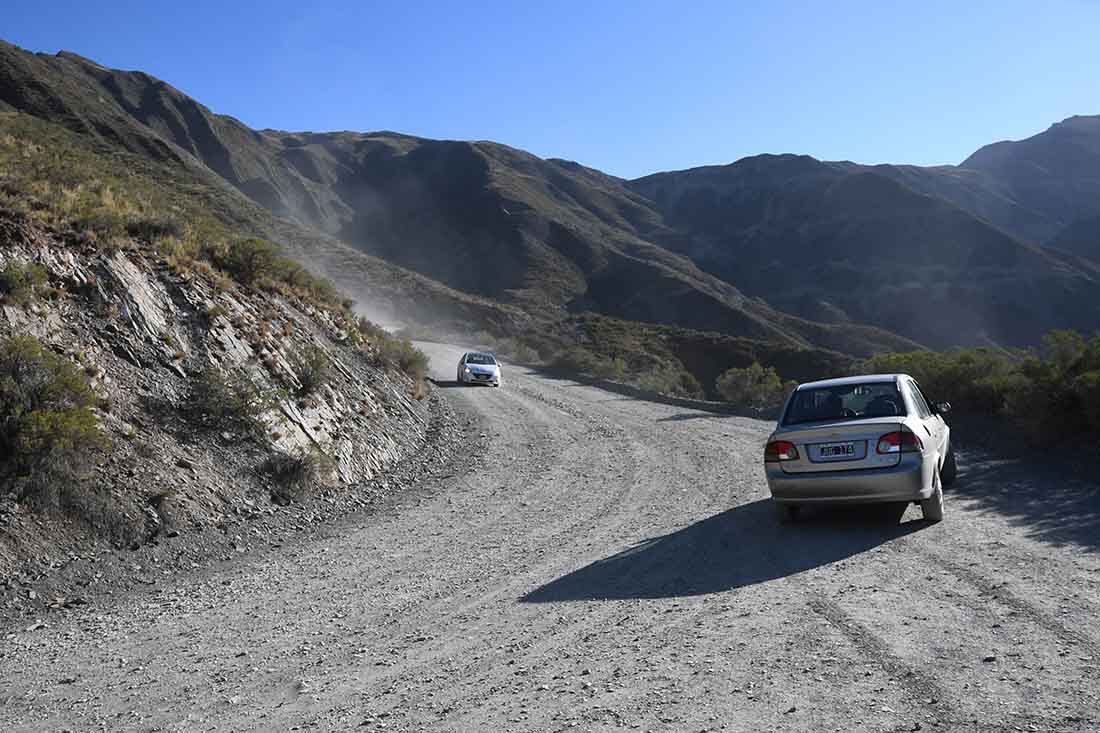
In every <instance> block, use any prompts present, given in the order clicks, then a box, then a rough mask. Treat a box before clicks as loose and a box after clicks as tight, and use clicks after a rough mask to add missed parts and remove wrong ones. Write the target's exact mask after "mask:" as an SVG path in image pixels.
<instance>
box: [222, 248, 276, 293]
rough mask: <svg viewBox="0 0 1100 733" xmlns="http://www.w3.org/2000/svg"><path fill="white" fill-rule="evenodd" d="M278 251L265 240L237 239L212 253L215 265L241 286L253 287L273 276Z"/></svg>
mask: <svg viewBox="0 0 1100 733" xmlns="http://www.w3.org/2000/svg"><path fill="white" fill-rule="evenodd" d="M278 258H279V251H278V249H276V247H275V245H274V244H272V243H271V242H268V241H267V240H265V239H256V238H254V237H250V238H248V239H237V240H234V241H232V242H229V243H228V244H226V245H224V246H223V247H220V248H217V249H215V250H214V251H213V252H212V259H213V262H214V264H215V265H217V266H218V267H220V268H221V269H223V270H225V271H226V272H228V273H229V275H230V276H231V277H232V278H233V279H234V280H236V281H237V282H239V283H241V284H242V285H255V284H256V282H257V281H258V280H259V279H260V278H261V277H264V276H270V275H272V274H273V272H274V270H275V266H276V262H277V261H278Z"/></svg>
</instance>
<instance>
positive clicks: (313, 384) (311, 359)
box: [290, 344, 332, 395]
mask: <svg viewBox="0 0 1100 733" xmlns="http://www.w3.org/2000/svg"><path fill="white" fill-rule="evenodd" d="M290 363H291V366H292V367H293V369H294V374H295V376H297V377H298V384H299V385H300V389H299V394H302V395H308V394H313V393H314V392H316V391H317V390H319V389H320V388H321V387H323V386H325V385H326V384H328V381H329V379H331V378H332V360H331V359H329V358H328V354H326V353H325V350H324V349H322V348H321V347H319V346H316V345H313V344H311V345H309V346H307V347H306V348H304V349H302V350H301V351H297V352H294V353H292V354H291V357H290Z"/></svg>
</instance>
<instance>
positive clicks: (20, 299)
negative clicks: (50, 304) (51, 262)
mask: <svg viewBox="0 0 1100 733" xmlns="http://www.w3.org/2000/svg"><path fill="white" fill-rule="evenodd" d="M45 284H46V269H45V268H44V267H42V266H41V265H36V264H34V263H29V264H25V265H24V264H21V263H19V262H16V261H15V260H8V262H7V263H6V264H5V265H4V269H3V270H0V296H2V297H3V298H4V299H5V300H7V301H9V302H11V303H15V304H16V305H26V304H27V303H29V302H30V301H31V300H33V299H34V296H35V294H36V293H37V291H38V290H39V289H41V288H42V286H43V285H45Z"/></svg>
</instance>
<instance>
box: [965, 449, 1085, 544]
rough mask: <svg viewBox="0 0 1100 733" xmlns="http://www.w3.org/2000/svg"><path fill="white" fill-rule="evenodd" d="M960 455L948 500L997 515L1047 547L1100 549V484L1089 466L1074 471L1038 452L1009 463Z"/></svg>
mask: <svg viewBox="0 0 1100 733" xmlns="http://www.w3.org/2000/svg"><path fill="white" fill-rule="evenodd" d="M958 456H959V478H958V480H957V481H956V482H955V484H954V486H953V487H952V488H951V491H950V492H949V493H948V495H947V498H948V501H951V500H952V499H956V498H957V499H959V500H962V501H966V502H968V503H969V506H970V507H971V508H976V509H990V510H992V511H995V512H997V513H998V514H1000V515H1002V516H1003V517H1005V518H1007V519H1008V521H1009V522H1011V523H1013V524H1016V525H1019V526H1021V527H1024V528H1025V530H1026V532H1027V534H1028V535H1029V536H1030V537H1032V538H1033V539H1036V540H1040V541H1042V542H1047V543H1049V544H1054V545H1058V546H1062V545H1067V544H1074V545H1079V546H1081V547H1084V548H1087V549H1090V550H1096V549H1100V482H1098V480H1097V478H1096V475H1095V473H1092V472H1091V471H1090V468H1089V467H1088V466H1077V467H1074V468H1071V467H1069V466H1067V465H1065V464H1064V463H1059V462H1057V461H1053V460H1050V459H1048V458H1045V457H1043V456H1041V455H1038V454H1035V453H1031V454H1030V455H1027V456H1026V457H1023V458H1013V459H1006V458H1002V457H997V456H996V455H994V454H993V453H992V452H990V451H988V450H984V449H973V450H963V449H961V448H960V449H959V451H958ZM1091 469H1092V471H1095V470H1096V467H1095V466H1092V467H1091Z"/></svg>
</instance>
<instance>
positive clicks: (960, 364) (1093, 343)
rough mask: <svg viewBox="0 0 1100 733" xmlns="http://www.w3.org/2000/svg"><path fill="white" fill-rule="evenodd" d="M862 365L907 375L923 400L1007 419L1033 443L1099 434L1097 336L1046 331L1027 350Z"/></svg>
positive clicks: (882, 358) (892, 357)
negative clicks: (1036, 344) (918, 385)
mask: <svg viewBox="0 0 1100 733" xmlns="http://www.w3.org/2000/svg"><path fill="white" fill-rule="evenodd" d="M861 368H862V370H863V371H878V372H905V373H908V374H911V375H912V376H913V377H914V378H916V379H917V381H918V382H920V383H921V388H922V389H923V390H924V391H925V393H926V394H927V395H928V396H929V398H931V399H933V400H943V401H948V402H951V405H952V408H953V409H955V410H956V411H957V412H960V413H971V414H980V415H990V416H1003V417H1007V418H1009V419H1011V420H1012V421H1013V422H1014V423H1015V424H1016V425H1017V426H1018V427H1019V428H1021V429H1022V430H1023V432H1024V433H1025V434H1026V435H1028V436H1029V437H1030V438H1031V439H1032V440H1034V441H1036V442H1040V443H1049V442H1054V441H1056V440H1058V439H1060V438H1061V437H1063V436H1065V435H1068V434H1072V433H1075V432H1093V433H1100V407H1098V405H1100V336H1094V337H1092V338H1091V339H1086V338H1085V337H1084V336H1083V335H1082V334H1079V333H1076V332H1074V331H1052V332H1050V333H1048V334H1047V335H1046V336H1044V337H1043V341H1042V345H1041V346H1040V348H1039V349H1037V350H1036V351H1034V352H1032V353H1030V354H1027V355H1023V354H1011V353H1005V352H998V351H993V350H991V349H985V348H977V349H959V350H956V351H950V352H944V353H938V352H933V351H914V352H909V353H904V354H882V355H879V356H875V357H873V358H872V359H869V360H867V361H866V362H864V364H863V365H862V367H861Z"/></svg>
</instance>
